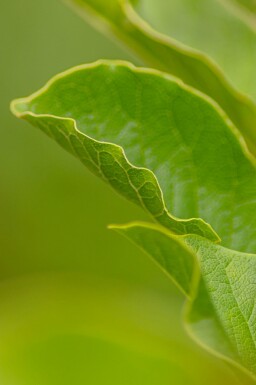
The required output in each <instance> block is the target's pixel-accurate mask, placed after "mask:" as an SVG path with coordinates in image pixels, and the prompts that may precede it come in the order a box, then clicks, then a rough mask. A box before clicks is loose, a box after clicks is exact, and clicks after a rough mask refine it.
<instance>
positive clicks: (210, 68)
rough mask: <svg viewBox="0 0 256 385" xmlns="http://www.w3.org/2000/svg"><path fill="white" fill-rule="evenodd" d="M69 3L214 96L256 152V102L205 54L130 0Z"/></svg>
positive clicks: (149, 60)
mask: <svg viewBox="0 0 256 385" xmlns="http://www.w3.org/2000/svg"><path fill="white" fill-rule="evenodd" d="M66 2H67V3H68V4H71V5H72V6H75V8H76V9H77V10H78V11H79V12H80V13H81V14H82V16H84V17H86V19H87V20H88V21H89V22H90V23H92V24H93V25H95V26H96V27H98V28H100V29H102V30H103V32H104V33H110V34H112V35H115V36H117V37H118V38H119V39H120V40H122V41H123V42H124V43H125V44H126V45H127V46H128V47H130V48H131V49H132V50H133V51H134V52H135V53H136V54H138V55H139V57H141V58H142V59H143V60H144V62H145V63H146V64H148V65H150V66H152V67H154V68H156V69H159V70H162V71H165V72H168V73H171V74H172V75H174V76H176V77H178V78H180V79H182V80H183V81H184V82H185V83H186V84H188V85H190V86H192V87H194V88H196V89H197V90H199V91H201V92H203V93H205V94H206V95H208V96H210V97H211V98H213V99H214V100H215V101H216V102H217V103H218V104H219V105H220V106H221V107H222V109H223V110H224V111H225V112H226V113H227V115H228V116H229V118H230V119H231V120H232V121H233V123H234V124H235V125H236V126H237V128H238V129H239V130H240V131H241V133H242V135H243V136H244V138H245V140H246V142H247V145H248V148H249V149H250V151H251V152H252V153H253V154H254V155H256V130H255V121H256V105H255V103H254V102H253V101H252V100H251V99H249V98H248V97H247V96H245V95H242V94H240V93H239V92H237V91H236V90H235V89H234V88H233V87H232V86H231V85H230V83H229V82H228V81H227V80H226V78H225V77H224V75H223V73H222V71H221V70H220V69H219V68H218V67H217V66H216V65H215V64H214V63H213V62H212V61H211V60H210V59H209V58H208V57H207V56H206V55H204V54H203V53H200V52H198V51H196V50H194V49H192V48H190V47H187V46H185V45H183V44H180V43H179V42H178V41H176V40H174V39H173V38H169V37H167V36H165V35H162V34H160V33H158V32H156V31H155V30H153V29H152V28H151V27H150V26H149V25H148V24H147V23H146V22H145V21H144V20H143V19H141V17H140V16H139V15H138V14H137V13H136V12H135V10H134V9H133V7H132V5H131V4H130V3H129V1H128V0H110V1H108V2H106V1H105V0H66ZM136 3H137V2H136ZM138 4H139V1H138ZM92 16H93V17H92ZM234 49H236V47H234Z"/></svg>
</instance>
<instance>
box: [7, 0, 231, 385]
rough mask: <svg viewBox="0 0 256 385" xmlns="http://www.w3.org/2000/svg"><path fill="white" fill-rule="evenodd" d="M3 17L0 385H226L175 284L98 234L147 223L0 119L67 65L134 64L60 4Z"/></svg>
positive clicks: (22, 0)
mask: <svg viewBox="0 0 256 385" xmlns="http://www.w3.org/2000/svg"><path fill="white" fill-rule="evenodd" d="M0 18H1V22H0V36H1V37H0V39H1V44H0V58H1V62H0V66H1V71H0V78H1V99H0V103H1V106H0V111H1V115H0V116H1V125H0V127H1V128H0V129H1V142H0V145H1V151H0V212H1V216H0V227H1V231H0V253H1V268H0V384H1V385H53V384H54V385H80V384H90V385H103V384H104V385H108V384H111V385H126V384H127V385H128V384H129V385H143V384H147V385H167V384H168V385H172V384H175V385H188V384H197V385H201V384H202V385H205V384H208V385H211V384H216V383H218V384H219V385H220V384H225V385H228V384H232V385H235V384H236V380H235V379H234V378H233V376H232V374H231V373H230V372H229V371H228V368H226V367H225V366H224V365H223V364H222V363H220V362H218V360H216V359H214V358H212V357H211V356H210V355H208V354H207V353H205V352H204V351H203V350H201V349H200V348H199V347H197V345H196V344H195V343H193V342H192V341H191V340H190V339H189V338H188V337H187V336H186V333H185V331H184V330H183V328H182V324H181V318H182V306H183V299H182V297H181V295H180V294H179V293H178V291H177V290H176V289H175V288H174V286H173V285H172V283H171V282H170V281H169V280H168V279H167V277H165V275H164V274H162V272H161V271H160V270H159V269H158V268H157V267H156V266H155V265H154V263H153V262H152V261H151V260H150V259H148V258H147V257H146V256H145V255H143V254H142V253H141V252H140V251H138V250H137V249H136V248H135V247H134V246H133V245H131V244H130V243H128V242H127V241H126V240H125V239H123V238H121V237H120V236H119V235H117V234H115V233H114V232H111V231H109V230H107V229H106V226H107V224H109V223H115V222H116V223H123V222H127V221H130V220H134V219H145V214H144V213H142V211H140V210H139V209H137V208H136V207H135V206H133V205H132V204H130V203H128V202H126V201H124V200H123V199H121V198H120V197H119V196H117V195H116V194H115V193H114V192H113V191H112V190H111V189H110V188H109V187H108V186H106V185H104V184H103V183H102V182H101V181H99V180H98V179H97V178H96V177H94V176H93V175H91V174H90V173H89V172H88V171H87V170H86V169H85V168H84V167H83V166H82V165H81V164H80V163H79V162H78V161H77V160H76V159H74V158H72V157H71V156H70V155H69V154H67V153H65V152H64V151H63V150H62V149H61V148H59V147H58V146H57V145H56V144H55V143H54V142H53V141H51V140H50V139H48V138H47V137H46V136H44V135H42V134H41V133H40V132H39V131H37V130H36V129H34V128H32V127H29V126H28V125H27V124H25V123H23V122H21V121H18V120H16V119H15V118H14V117H13V116H12V115H11V113H10V112H9V103H10V101H11V100H12V99H13V98H16V97H21V96H26V95H28V94H30V93H31V92H33V91H35V90H36V89H38V88H39V87H41V86H42V85H43V84H44V83H45V82H46V81H47V80H48V79H49V78H50V77H51V76H53V75H54V74H56V73H58V72H60V71H62V70H65V69H67V68H69V67H71V66H74V65H78V64H82V63H85V62H91V61H94V60H97V59H99V58H111V59H120V58H121V59H128V60H132V61H133V62H135V63H136V60H134V59H133V58H132V57H131V56H129V54H128V53H126V52H124V51H123V50H122V49H121V48H119V47H118V46H117V45H116V44H115V43H114V42H111V41H109V40H108V39H107V38H105V37H104V36H101V35H100V34H99V33H97V32H95V31H94V30H93V29H91V28H90V27H89V26H88V25H86V24H85V23H84V21H83V20H81V19H80V18H79V17H78V16H77V15H75V14H74V13H73V12H72V11H71V10H70V9H68V8H67V7H66V6H65V5H64V4H62V2H61V1H59V0H44V1H33V0H14V1H3V0H1V12H0Z"/></svg>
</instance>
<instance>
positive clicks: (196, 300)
mask: <svg viewBox="0 0 256 385" xmlns="http://www.w3.org/2000/svg"><path fill="white" fill-rule="evenodd" d="M116 229H117V231H118V232H120V233H121V234H123V235H125V236H126V237H128V238H129V239H130V240H132V241H133V242H134V243H135V244H136V245H138V246H139V247H140V248H142V249H143V250H144V251H146V252H147V253H148V254H149V255H150V256H152V258H153V259H154V260H155V261H156V262H157V263H158V265H160V267H161V268H162V269H163V270H164V271H165V272H166V273H167V274H169V275H170V276H171V278H172V279H174V281H175V282H176V284H177V285H178V286H179V287H180V288H181V289H182V291H183V292H184V293H185V294H186V295H187V296H188V297H189V301H188V309H187V313H188V314H187V326H188V330H189V331H190V333H191V334H192V336H193V337H194V338H196V339H197V340H198V341H199V343H200V344H202V345H204V347H206V349H208V350H211V351H213V352H215V353H217V354H218V355H219V356H220V357H222V358H224V359H225V360H226V361H228V362H232V363H234V364H235V365H236V366H237V367H238V368H239V367H241V365H242V367H243V368H244V369H245V368H246V369H247V370H248V372H249V373H251V374H252V377H254V376H255V373H256V346H255V341H256V306H255V298H256V285H255V275H256V255H253V254H245V253H239V252H236V251H232V250H229V249H226V248H223V247H221V246H219V245H214V244H213V243H212V242H209V241H207V240H206V239H204V238H201V237H199V236H196V235H185V236H176V235H174V234H171V233H169V232H167V231H166V230H164V229H161V227H160V226H156V225H150V224H146V223H141V224H140V223H137V224H136V223H135V224H131V225H127V226H119V227H116ZM193 261H194V266H195V267H196V268H197V269H198V270H196V271H195V275H194V279H193V278H192V277H193V268H192V266H193V263H192V262H193ZM198 265H199V266H198ZM198 273H199V274H198ZM244 381H246V383H247V380H245V379H244ZM248 381H249V379H248ZM243 383H244V382H243Z"/></svg>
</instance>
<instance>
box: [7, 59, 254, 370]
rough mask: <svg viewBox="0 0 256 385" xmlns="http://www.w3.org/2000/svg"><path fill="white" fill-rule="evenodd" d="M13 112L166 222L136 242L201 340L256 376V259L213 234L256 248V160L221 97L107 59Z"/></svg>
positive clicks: (53, 83)
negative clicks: (188, 301)
mask: <svg viewBox="0 0 256 385" xmlns="http://www.w3.org/2000/svg"><path fill="white" fill-rule="evenodd" d="M12 109H13V112H14V113H15V114H16V115H17V116H19V117H21V118H23V119H26V120H27V121H29V122H31V123H32V124H33V125H35V126H38V127H39V128H40V129H42V130H43V131H44V132H46V133H47V134H48V135H49V136H51V137H53V138H54V139H55V140H56V141H58V142H59V143H60V144H61V145H62V146H63V147H64V148H66V149H67V150H68V151H70V152H71V153H73V154H75V155H76V156H78V158H79V159H80V160H81V161H82V162H83V163H84V164H85V165H86V166H87V167H88V168H89V169H90V170H92V171H93V172H94V173H95V174H96V175H98V176H99V177H101V178H103V179H104V180H106V181H107V182H109V183H110V184H111V185H112V187H113V188H114V189H116V190H117V191H118V192H119V193H121V194H122V195H123V196H125V197H126V198H128V199H130V200H132V201H134V202H135V203H137V204H139V205H141V206H142V207H143V208H145V209H146V210H147V211H149V212H150V213H151V214H152V215H153V217H154V218H155V219H156V220H157V221H158V222H159V223H161V225H162V226H164V228H165V229H166V230H159V228H149V229H148V228H147V226H145V227H141V226H140V228H139V232H138V234H139V238H138V239H139V240H138V239H136V240H135V241H136V242H137V243H139V242H144V244H143V245H142V246H143V248H145V249H146V250H147V247H148V248H149V249H148V251H149V252H150V253H151V255H153V257H154V258H156V259H159V258H163V259H162V260H161V261H159V262H160V264H161V265H162V267H163V268H165V269H166V270H167V271H168V272H169V273H170V274H171V275H172V276H173V278H174V279H175V280H176V281H177V282H178V284H179V286H180V287H181V288H182V289H183V291H184V292H185V293H186V294H187V295H189V296H192V298H193V301H194V303H193V308H192V309H193V311H192V312H191V313H190V322H191V325H192V330H193V333H194V334H195V335H196V336H197V338H198V339H200V341H201V342H202V343H203V344H204V345H207V346H208V347H209V348H210V349H213V350H214V351H216V352H218V353H219V354H221V356H225V357H227V358H228V359H229V360H232V361H234V362H236V363H237V365H238V364H239V363H240V364H241V365H243V367H244V368H246V369H247V370H248V371H250V372H251V373H254V374H255V372H256V368H255V362H256V350H255V327H254V324H255V322H254V317H255V315H254V313H255V310H254V299H255V289H254V286H255V285H254V282H253V279H254V277H255V274H256V271H255V263H254V260H255V259H254V258H255V257H254V256H253V255H247V254H241V253H239V252H233V251H230V250H228V249H224V248H223V247H220V246H217V245H215V244H214V243H213V242H212V241H217V240H218V237H217V236H216V233H215V232H214V230H216V231H217V233H218V234H219V235H220V237H221V238H222V240H223V245H224V246H226V247H229V248H233V249H235V250H238V251H247V252H251V253H252V252H254V251H255V249H256V226H255V216H256V199H255V194H256V169H255V163H254V158H253V157H252V156H251V155H250V154H249V153H248V151H247V150H246V147H245V146H244V142H243V140H242V138H241V137H240V135H239V134H238V133H237V131H236V130H235V129H234V128H233V126H232V125H231V123H230V121H229V120H228V119H227V117H226V115H225V114H224V113H223V112H222V111H221V110H220V108H219V107H218V105H217V104H215V103H213V102H212V101H211V100H210V99H207V98H206V97H203V96H202V95H201V94H198V93H197V92H196V91H194V90H193V89H190V88H188V87H187V86H185V85H183V84H182V83H179V82H177V81H176V80H174V79H172V78H171V77H170V76H169V75H166V74H163V73H160V72H157V71H154V70H146V69H139V68H135V67H133V66H132V65H129V64H127V63H122V62H107V61H101V62H97V63H95V64H93V65H87V66H81V67H77V68H75V69H73V70H71V71H68V72H66V73H64V74H62V75H60V76H57V77H56V78H54V79H53V80H52V81H50V82H49V83H48V84H47V85H46V87H44V88H43V89H42V90H40V91H39V92H38V93H36V94H34V95H32V96H31V97H29V98H24V99H20V100H17V101H15V102H14V103H13V105H12ZM174 215H175V216H178V217H181V218H185V219H177V218H176V217H175V216H174ZM190 218H192V219H190ZM193 218H202V219H193ZM206 222H209V223H210V224H211V225H212V226H213V228H214V230H212V228H211V227H210V226H209V225H208V224H207V223H206ZM137 231H138V229H137V228H136V232H137ZM148 232H150V237H149V235H148V234H149V233H148ZM153 232H155V233H154V234H155V235H154V234H153ZM178 235H179V236H178ZM180 235H182V236H180ZM129 236H130V237H131V238H133V236H131V235H130V234H129ZM136 236H137V235H136ZM159 237H160V238H161V241H159V239H158V238H159ZM144 239H146V241H144ZM207 239H208V240H207ZM170 240H171V241H170ZM149 241H150V242H149ZM147 242H149V243H148V244H147ZM161 255H162V257H161ZM170 255H172V257H173V260H171V259H170ZM195 256H196V258H197V259H198V260H199V265H200V272H201V281H200V282H196V283H195V281H194V278H193V266H194V260H195ZM196 288H199V292H198V293H197V291H196ZM191 293H192V294H191ZM196 293H197V294H196ZM202 301H203V304H202Z"/></svg>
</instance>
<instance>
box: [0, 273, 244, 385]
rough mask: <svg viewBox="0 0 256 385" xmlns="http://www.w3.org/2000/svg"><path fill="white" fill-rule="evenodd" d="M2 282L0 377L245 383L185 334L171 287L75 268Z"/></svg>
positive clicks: (77, 382) (115, 384)
mask: <svg viewBox="0 0 256 385" xmlns="http://www.w3.org/2000/svg"><path fill="white" fill-rule="evenodd" d="M0 287H1V294H0V305H1V314H0V322H1V330H0V338H1V346H0V378H1V384H4V385H7V384H12V385H17V384H18V385H35V384H36V385H46V384H47V385H70V384H71V383H72V385H81V383H85V384H87V383H90V385H103V384H104V385H105V384H111V385H120V384H122V385H123V384H129V385H142V384H143V385H144V384H145V385H148V384H152V385H155V384H157V383H158V382H159V383H161V384H163V385H165V384H166V385H169V384H170V383H175V384H176V385H187V384H188V383H189V384H193V385H205V381H206V382H207V384H215V380H214V378H219V382H218V383H219V384H220V385H239V383H238V382H236V380H235V379H234V378H233V376H232V375H231V374H229V372H228V371H227V370H225V367H222V365H219V364H218V362H217V361H214V360H210V359H209V356H208V355H203V354H202V352H201V351H200V350H199V349H198V348H197V346H196V345H195V344H192V343H189V341H187V338H186V335H185V334H184V333H183V331H182V329H181V327H180V326H179V324H177V320H176V313H177V312H179V311H180V301H179V300H175V298H172V297H170V296H169V295H168V296H167V295H165V296H163V295H162V293H159V292H157V291H151V290H148V289H145V288H143V287H141V286H138V287H137V286H133V289H131V288H130V287H129V286H126V285H124V284H123V283H122V282H119V281H112V282H108V281H102V280H98V279H97V278H95V277H93V278H92V277H90V276H87V275H84V274H70V273H68V274H67V273H66V274H56V273H55V274H52V275H51V274H39V275H34V276H30V277H23V278H21V279H18V280H17V279H16V280H9V281H8V280H7V281H5V282H2V283H1V284H0ZM117 288H118V290H117ZM170 303H171V306H170ZM184 363H185V365H184ZM202 365H203V367H202ZM199 372H200V373H201V375H200V376H198V373H199Z"/></svg>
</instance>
